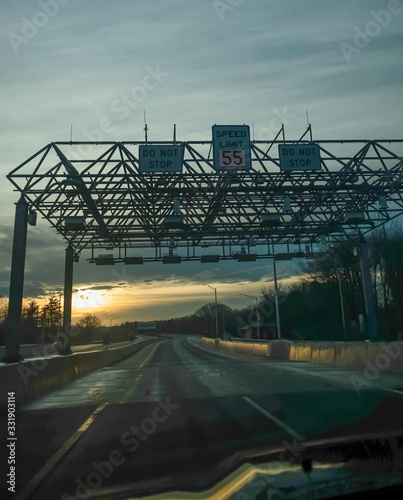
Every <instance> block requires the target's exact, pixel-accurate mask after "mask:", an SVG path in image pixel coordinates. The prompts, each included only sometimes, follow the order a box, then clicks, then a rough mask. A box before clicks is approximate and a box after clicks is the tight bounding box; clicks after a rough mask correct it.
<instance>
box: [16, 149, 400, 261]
mask: <svg viewBox="0 0 403 500" xmlns="http://www.w3.org/2000/svg"><path fill="white" fill-rule="evenodd" d="M284 142H285V143H290V144H298V143H301V144H303V143H305V142H306V141H277V140H276V141H252V142H251V155H252V170H249V171H238V172H230V171H215V170H214V168H213V163H212V158H211V142H210V141H202V142H192V141H190V142H176V143H175V144H176V145H181V146H182V148H183V151H184V160H183V171H182V172H181V173H141V172H140V171H139V162H138V146H139V145H142V144H145V143H144V142H141V141H136V142H101V143H90V142H57V143H51V144H49V145H47V146H46V147H44V148H42V149H41V150H40V151H39V152H38V153H36V154H35V155H33V156H32V157H31V158H29V159H28V160H27V161H25V162H24V163H22V164H21V165H20V166H19V167H17V168H16V169H14V170H13V171H12V172H11V173H10V174H9V175H8V176H7V177H8V179H9V180H10V181H11V182H12V183H13V185H14V187H15V188H16V190H17V191H19V192H20V193H22V194H23V195H24V197H25V199H26V200H27V201H28V203H29V205H30V209H31V210H32V209H34V210H37V211H38V212H40V213H41V214H42V216H43V217H44V218H45V219H46V220H48V221H49V222H50V224H51V225H52V226H53V227H55V228H56V230H57V231H58V232H59V233H60V234H61V235H62V236H63V237H64V238H65V239H66V240H67V241H68V242H69V243H71V244H72V245H73V247H74V249H75V251H76V252H77V253H80V252H82V251H83V250H85V249H92V250H93V251H94V250H97V249H102V248H105V246H106V245H108V247H111V248H120V249H121V250H122V249H124V251H125V252H126V251H127V249H130V248H134V249H135V248H145V249H146V248H157V249H158V248H161V247H169V246H170V245H171V246H172V238H174V241H175V247H179V248H180V247H184V248H186V249H187V251H188V258H189V259H191V258H193V257H192V256H194V255H195V253H194V251H193V254H192V256H191V255H190V253H189V248H190V249H191V248H192V247H193V248H194V247H197V246H203V245H209V246H215V247H222V248H223V252H225V248H228V247H230V248H231V251H232V250H233V249H234V247H235V246H236V245H246V246H248V244H249V242H250V241H251V238H253V241H254V242H255V243H256V245H258V246H259V245H265V246H266V247H267V246H268V244H269V243H270V244H272V243H275V244H290V243H295V242H298V243H300V244H302V243H312V242H315V241H318V240H319V238H320V237H321V236H322V235H326V236H327V238H328V239H329V240H330V241H332V240H338V239H340V238H345V236H346V234H347V233H348V232H349V231H350V232H351V230H353V229H354V226H352V225H346V224H345V223H344V218H345V216H346V214H347V213H349V212H362V213H364V214H365V219H366V220H365V222H364V224H363V225H361V226H360V228H361V231H362V232H363V233H365V232H367V231H369V230H371V229H373V228H374V227H377V226H379V225H381V224H384V223H385V222H387V221H388V220H390V219H392V218H394V217H397V216H399V215H401V214H402V213H403V197H402V193H403V189H402V182H403V167H402V156H403V141H401V140H374V141H366V140H360V141H353V140H346V141H329V140H328V141H315V143H316V144H318V145H319V148H320V153H321V159H322V170H321V171H315V172H283V171H281V170H280V164H279V157H278V153H277V148H276V147H274V146H276V145H277V144H283V143H284ZM147 144H148V145H157V144H172V143H170V142H164V141H155V142H147ZM84 148H86V149H84ZM380 197H383V198H384V199H387V202H388V205H389V207H388V209H387V210H386V209H382V210H380V209H379V207H378V201H379V198H380ZM285 198H287V199H288V200H289V202H290V204H291V208H292V212H289V213H288V212H284V210H283V204H284V199H285ZM175 200H180V207H181V213H182V215H183V221H184V223H183V226H182V227H178V228H168V227H166V226H164V224H163V222H164V218H165V217H166V216H169V215H170V214H172V208H173V203H174V201H175ZM268 213H271V214H278V215H279V220H280V224H279V225H278V226H277V227H270V228H268V227H264V226H263V225H262V221H261V218H262V215H264V214H268ZM80 216H81V217H83V216H84V217H85V219H86V226H85V228H83V229H80V230H76V231H73V232H71V231H69V230H68V228H67V227H65V219H66V217H80ZM170 242H171V243H170ZM268 254H270V251H269V252H268ZM155 255H156V256H155V257H153V259H157V260H159V259H160V258H161V251H160V250H159V253H158V251H156V254H155ZM226 256H227V257H230V255H228V252H227V253H226ZM260 256H261V257H264V256H265V254H261V255H260ZM150 259H151V257H150Z"/></svg>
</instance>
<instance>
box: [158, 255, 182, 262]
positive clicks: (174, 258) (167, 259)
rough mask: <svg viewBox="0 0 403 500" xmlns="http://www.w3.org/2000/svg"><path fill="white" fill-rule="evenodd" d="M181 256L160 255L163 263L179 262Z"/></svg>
mask: <svg viewBox="0 0 403 500" xmlns="http://www.w3.org/2000/svg"><path fill="white" fill-rule="evenodd" d="M181 262H182V257H181V256H180V255H164V256H163V257H162V263H163V264H180V263H181Z"/></svg>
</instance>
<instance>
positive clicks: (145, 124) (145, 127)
mask: <svg viewBox="0 0 403 500" xmlns="http://www.w3.org/2000/svg"><path fill="white" fill-rule="evenodd" d="M144 135H145V140H146V142H147V141H148V125H147V118H146V112H145V110H144Z"/></svg>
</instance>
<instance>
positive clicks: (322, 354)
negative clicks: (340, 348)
mask: <svg viewBox="0 0 403 500" xmlns="http://www.w3.org/2000/svg"><path fill="white" fill-rule="evenodd" d="M335 356H336V347H335V343H334V342H312V344H311V362H312V363H323V364H326V365H334V364H335Z"/></svg>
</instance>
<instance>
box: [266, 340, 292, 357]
mask: <svg viewBox="0 0 403 500" xmlns="http://www.w3.org/2000/svg"><path fill="white" fill-rule="evenodd" d="M290 349H291V342H289V341H288V340H272V341H271V342H270V343H269V344H267V347H266V356H269V357H270V358H277V359H290Z"/></svg>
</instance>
